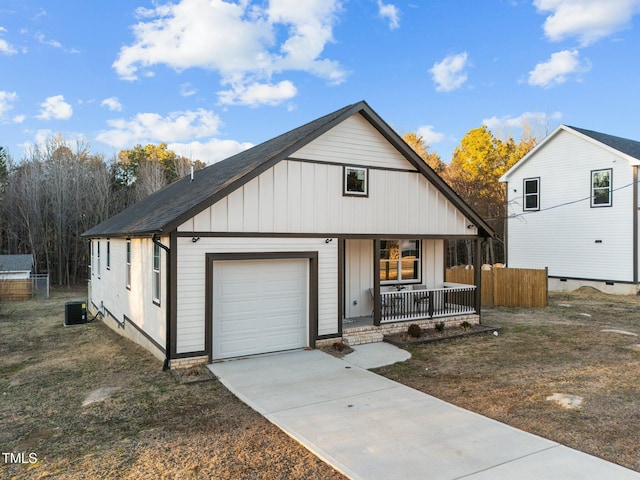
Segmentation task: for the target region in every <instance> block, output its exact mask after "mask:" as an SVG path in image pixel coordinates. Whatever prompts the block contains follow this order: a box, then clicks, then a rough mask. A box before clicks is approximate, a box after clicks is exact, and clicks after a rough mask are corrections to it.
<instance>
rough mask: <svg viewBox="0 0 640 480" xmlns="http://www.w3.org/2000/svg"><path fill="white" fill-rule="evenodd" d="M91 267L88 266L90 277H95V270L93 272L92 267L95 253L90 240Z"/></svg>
mask: <svg viewBox="0 0 640 480" xmlns="http://www.w3.org/2000/svg"><path fill="white" fill-rule="evenodd" d="M90 243H91V265H90V266H89V268H90V269H91V276H94V275H95V270H94V267H93V266H94V265H95V264H96V257H95V252H94V250H93V240H91V242H90Z"/></svg>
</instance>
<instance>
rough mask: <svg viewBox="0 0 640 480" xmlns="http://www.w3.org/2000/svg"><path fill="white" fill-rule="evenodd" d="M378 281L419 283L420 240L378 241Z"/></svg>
mask: <svg viewBox="0 0 640 480" xmlns="http://www.w3.org/2000/svg"><path fill="white" fill-rule="evenodd" d="M380 281H381V282H382V283H400V282H417V281H420V240H381V241H380Z"/></svg>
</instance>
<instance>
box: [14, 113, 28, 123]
mask: <svg viewBox="0 0 640 480" xmlns="http://www.w3.org/2000/svg"><path fill="white" fill-rule="evenodd" d="M26 118H27V117H26V116H25V115H16V116H15V117H13V118H12V119H11V121H12V122H13V123H23V122H24V121H25V119H26Z"/></svg>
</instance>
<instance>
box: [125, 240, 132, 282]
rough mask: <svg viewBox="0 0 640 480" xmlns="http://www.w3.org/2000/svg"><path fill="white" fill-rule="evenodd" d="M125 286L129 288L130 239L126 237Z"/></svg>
mask: <svg viewBox="0 0 640 480" xmlns="http://www.w3.org/2000/svg"><path fill="white" fill-rule="evenodd" d="M124 275H125V287H126V288H127V290H131V239H130V238H127V244H126V257H125V274H124Z"/></svg>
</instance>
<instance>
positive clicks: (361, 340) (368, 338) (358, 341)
mask: <svg viewBox="0 0 640 480" xmlns="http://www.w3.org/2000/svg"><path fill="white" fill-rule="evenodd" d="M382 336H383V335H382V332H379V331H371V330H369V331H364V332H353V333H343V335H342V343H344V344H345V345H348V346H350V347H353V346H354V345H363V344H365V343H376V342H381V341H382Z"/></svg>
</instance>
